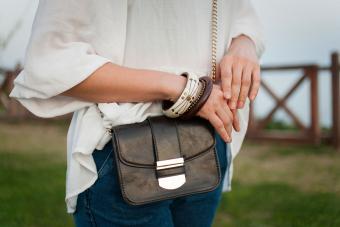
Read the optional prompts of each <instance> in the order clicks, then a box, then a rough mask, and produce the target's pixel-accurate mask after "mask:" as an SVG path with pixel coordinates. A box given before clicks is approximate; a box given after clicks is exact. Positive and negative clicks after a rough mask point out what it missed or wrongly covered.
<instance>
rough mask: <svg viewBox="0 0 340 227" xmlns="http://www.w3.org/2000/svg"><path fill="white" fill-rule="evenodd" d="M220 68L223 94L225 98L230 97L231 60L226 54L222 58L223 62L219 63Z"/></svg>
mask: <svg viewBox="0 0 340 227" xmlns="http://www.w3.org/2000/svg"><path fill="white" fill-rule="evenodd" d="M220 70H221V82H222V91H223V96H224V97H225V98H226V99H230V98H231V82H232V60H231V58H228V57H227V56H226V57H225V58H224V60H223V62H222V63H221V64H220Z"/></svg>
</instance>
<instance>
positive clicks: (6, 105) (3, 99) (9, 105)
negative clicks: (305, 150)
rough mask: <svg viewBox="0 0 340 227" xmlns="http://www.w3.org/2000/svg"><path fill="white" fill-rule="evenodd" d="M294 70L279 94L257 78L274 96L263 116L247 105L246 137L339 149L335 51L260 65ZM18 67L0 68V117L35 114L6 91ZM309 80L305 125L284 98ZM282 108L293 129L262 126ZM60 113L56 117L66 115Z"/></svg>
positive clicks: (338, 79) (339, 104) (339, 97)
mask: <svg viewBox="0 0 340 227" xmlns="http://www.w3.org/2000/svg"><path fill="white" fill-rule="evenodd" d="M292 70H293V71H296V70H301V71H302V72H303V74H302V76H301V77H300V78H299V79H298V80H297V82H296V83H295V84H294V85H293V86H292V87H291V88H290V89H289V91H288V92H287V93H286V94H285V95H284V96H283V97H282V98H280V97H279V96H278V95H277V94H276V93H275V92H274V91H273V89H271V88H270V86H269V85H268V84H267V83H266V81H265V80H262V81H261V86H262V88H263V89H265V90H266V91H267V92H268V93H269V95H270V96H271V97H272V98H273V99H274V101H275V103H276V104H275V106H274V108H273V109H272V110H271V111H270V112H269V113H268V114H267V116H265V117H264V118H263V119H256V118H255V114H254V105H253V103H252V104H251V107H250V121H249V128H248V133H247V138H249V139H253V140H265V141H285V142H298V143H311V144H319V143H320V142H321V141H325V142H330V143H332V144H333V145H334V146H335V147H336V148H337V149H338V150H340V89H339V86H340V65H339V54H338V53H333V54H332V56H331V65H330V66H327V67H321V66H318V65H314V64H311V65H290V66H270V67H262V72H263V73H266V72H272V71H292ZM19 71H20V66H19V65H18V66H17V67H16V68H15V70H5V69H0V73H1V74H4V75H5V79H4V81H3V83H2V84H1V85H0V108H1V107H2V109H3V111H2V112H0V118H2V119H18V118H19V119H20V118H25V119H26V118H37V117H35V116H34V115H32V114H31V113H30V112H29V111H27V110H26V109H25V108H24V107H22V106H21V105H20V103H19V102H18V101H17V100H14V99H10V98H9V97H8V94H9V92H10V90H11V89H12V87H13V80H14V79H15V77H16V76H17V74H18V73H19ZM321 71H328V72H330V73H331V77H332V78H331V83H332V84H331V94H330V96H331V98H332V129H331V131H330V132H323V131H321V130H320V123H319V114H318V112H319V111H318V110H319V100H318V95H319V91H318V79H319V72H321ZM305 80H309V81H310V94H311V95H310V97H309V99H310V110H309V113H310V115H311V123H310V125H308V126H305V125H304V124H303V123H302V122H301V120H300V119H299V117H298V116H296V115H295V114H294V112H293V111H292V110H291V109H290V108H289V107H288V106H287V104H286V103H287V100H288V99H289V98H290V97H291V96H292V94H293V93H294V92H295V91H296V90H297V88H298V87H299V86H300V85H301V84H302V82H303V81H305ZM279 109H283V110H284V111H285V112H286V113H287V114H288V115H289V116H290V117H291V119H292V120H293V122H294V124H295V126H296V128H297V129H298V130H297V131H296V132H284V131H282V130H281V131H272V130H270V131H268V130H266V129H265V128H266V126H267V125H268V123H270V122H271V121H272V120H273V116H274V114H275V113H276V111H277V110H279ZM68 117H69V116H68V115H66V116H63V117H58V118H68Z"/></svg>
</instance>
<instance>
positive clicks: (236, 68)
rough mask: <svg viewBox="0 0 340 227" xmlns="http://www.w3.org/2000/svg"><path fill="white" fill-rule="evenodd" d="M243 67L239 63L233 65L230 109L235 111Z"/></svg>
mask: <svg viewBox="0 0 340 227" xmlns="http://www.w3.org/2000/svg"><path fill="white" fill-rule="evenodd" d="M242 71H243V66H242V64H241V63H240V62H238V63H236V64H235V65H233V70H232V73H233V74H232V84H231V99H230V106H229V107H230V109H236V104H237V100H238V97H239V94H240V89H241V78H242Z"/></svg>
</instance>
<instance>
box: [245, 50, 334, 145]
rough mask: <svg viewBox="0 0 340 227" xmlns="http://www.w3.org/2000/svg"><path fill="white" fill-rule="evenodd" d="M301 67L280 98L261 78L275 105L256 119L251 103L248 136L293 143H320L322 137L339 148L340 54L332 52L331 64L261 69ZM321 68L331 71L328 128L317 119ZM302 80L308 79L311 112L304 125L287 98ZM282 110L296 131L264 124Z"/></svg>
mask: <svg viewBox="0 0 340 227" xmlns="http://www.w3.org/2000/svg"><path fill="white" fill-rule="evenodd" d="M297 70H299V71H302V72H303V74H302V75H301V76H300V78H299V79H298V80H297V82H296V83H295V84H293V86H292V87H291V88H290V89H289V90H288V92H287V93H286V94H285V95H284V96H283V97H282V98H280V97H279V96H278V95H277V94H276V93H275V92H274V91H273V89H272V88H270V86H269V85H268V84H267V83H266V81H265V80H263V79H262V81H261V88H262V89H264V90H266V91H267V92H268V94H269V95H270V96H271V97H272V98H273V100H274V101H275V105H274V108H273V109H272V110H271V111H269V113H268V114H267V115H266V116H265V117H264V118H262V119H256V118H255V114H254V103H251V107H250V121H249V128H248V133H247V138H249V139H253V140H266V141H270V140H271V141H285V142H294V143H310V144H319V143H320V142H321V141H325V142H330V143H332V144H333V145H334V146H335V147H336V148H337V149H338V150H339V149H340V89H339V87H340V79H339V78H340V63H339V54H338V53H333V54H332V55H331V65H330V66H327V67H321V66H318V65H314V64H311V65H288V66H270V67H262V73H263V74H265V73H266V72H275V71H279V72H282V71H297ZM321 71H328V72H330V74H331V91H330V97H331V99H332V128H331V131H330V132H326V131H321V129H320V122H319V100H318V96H319V90H318V79H319V73H320V72H321ZM305 80H309V81H310V83H309V84H310V88H309V89H310V96H309V100H310V110H309V113H310V115H311V121H310V125H308V126H306V125H304V124H303V123H302V122H301V120H300V119H299V117H298V116H296V114H294V111H292V110H291V109H290V108H289V107H288V105H287V101H288V99H289V98H290V97H291V96H292V94H293V93H294V92H295V91H296V90H297V89H298V88H299V87H300V85H301V84H302V82H304V81H305ZM279 109H282V110H284V111H285V112H286V113H287V114H288V116H289V117H290V118H291V119H292V121H293V123H294V125H295V127H296V128H297V130H296V131H294V132H292V131H288V132H284V131H282V130H280V131H275V130H266V126H267V125H268V124H269V123H270V122H272V120H273V116H274V114H275V113H276V112H277V110H279Z"/></svg>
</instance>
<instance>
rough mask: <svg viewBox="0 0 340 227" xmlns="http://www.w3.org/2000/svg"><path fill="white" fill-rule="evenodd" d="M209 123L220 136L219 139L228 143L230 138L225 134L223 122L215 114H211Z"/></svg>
mask: <svg viewBox="0 0 340 227" xmlns="http://www.w3.org/2000/svg"><path fill="white" fill-rule="evenodd" d="M209 121H210V123H211V124H212V125H213V127H214V128H215V129H216V131H217V132H218V134H219V135H220V136H221V138H222V139H223V140H224V141H225V142H226V143H229V141H230V138H231V137H230V136H229V134H228V132H227V129H226V128H225V126H224V123H223V121H222V120H221V119H220V117H218V116H217V115H216V114H211V115H210V117H209Z"/></svg>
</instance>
